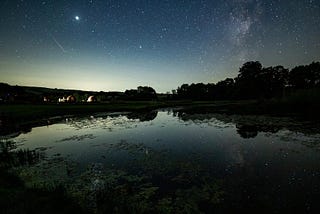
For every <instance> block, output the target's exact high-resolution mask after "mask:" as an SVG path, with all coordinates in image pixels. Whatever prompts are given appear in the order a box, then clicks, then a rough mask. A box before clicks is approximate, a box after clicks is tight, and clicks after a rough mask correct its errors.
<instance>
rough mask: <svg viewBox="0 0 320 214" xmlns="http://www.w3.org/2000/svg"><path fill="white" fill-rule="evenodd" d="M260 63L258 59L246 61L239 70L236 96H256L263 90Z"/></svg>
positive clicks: (246, 97)
mask: <svg viewBox="0 0 320 214" xmlns="http://www.w3.org/2000/svg"><path fill="white" fill-rule="evenodd" d="M261 74H262V65H261V63H260V62H258V61H255V62H254V61H251V62H246V63H245V64H243V66H242V67H241V68H240V70H239V74H238V77H237V78H236V79H235V80H236V87H237V97H238V98H240V99H254V98H258V97H259V95H260V94H261V90H263V88H262V85H261V79H262V78H261Z"/></svg>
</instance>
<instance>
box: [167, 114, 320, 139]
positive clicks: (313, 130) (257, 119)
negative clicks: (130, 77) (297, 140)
mask: <svg viewBox="0 0 320 214" xmlns="http://www.w3.org/2000/svg"><path fill="white" fill-rule="evenodd" d="M207 110H208V109H207ZM172 115H173V116H176V117H178V118H179V119H181V120H183V121H192V122H194V123H199V121H200V122H205V121H209V120H213V119H215V120H217V121H221V122H223V123H225V124H230V123H231V124H235V126H236V128H237V133H238V134H239V135H240V136H241V137H242V138H254V137H256V136H257V135H258V134H259V132H266V133H277V132H279V131H280V130H281V129H287V130H289V131H293V132H301V133H303V134H311V135H314V134H318V133H319V130H320V126H319V124H317V123H315V122H314V121H303V120H298V119H295V118H288V117H271V116H265V115H259V116H257V115H227V114H218V113H210V112H208V111H205V112H202V111H201V110H198V111H195V110H194V109H191V110H189V109H181V110H177V111H173V114H172ZM213 121H214V120H213Z"/></svg>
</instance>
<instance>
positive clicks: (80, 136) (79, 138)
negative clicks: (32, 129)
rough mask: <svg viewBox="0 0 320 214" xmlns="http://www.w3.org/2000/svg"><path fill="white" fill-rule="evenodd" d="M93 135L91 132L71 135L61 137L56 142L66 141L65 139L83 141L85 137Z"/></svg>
mask: <svg viewBox="0 0 320 214" xmlns="http://www.w3.org/2000/svg"><path fill="white" fill-rule="evenodd" d="M94 138H95V136H93V134H84V135H73V136H71V137H67V138H63V139H61V140H58V141H56V142H66V141H83V140H87V139H94Z"/></svg>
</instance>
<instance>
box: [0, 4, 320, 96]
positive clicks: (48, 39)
mask: <svg viewBox="0 0 320 214" xmlns="http://www.w3.org/2000/svg"><path fill="white" fill-rule="evenodd" d="M0 18H1V19H0V82H7V83H9V84H13V85H16V84H18V85H30V86H44V87H52V88H73V89H84V90H99V91H100V90H103V91H109V90H113V91H114V90H119V91H124V90H125V89H129V88H136V87H137V86H139V85H149V86H152V87H153V88H154V89H156V90H157V92H166V91H171V89H174V88H177V87H178V86H179V85H181V84H182V83H192V82H204V83H208V82H218V81H220V80H222V79H225V78H226V77H235V76H236V75H237V73H238V70H239V67H240V66H241V65H242V64H243V63H244V62H246V61H251V60H259V61H260V62H261V63H262V64H263V65H264V66H271V65H278V64H280V65H283V66H286V67H288V68H292V67H293V66H296V65H300V64H309V63H311V62H312V61H319V59H320V0H267V1H262V0H230V1H229V0H193V1H192V0H179V1H178V0H161V1H160V0H149V1H147V0H145V1H143V0H140V1H138V0H104V1H103V0H100V1H98V0H79V1H76V0H72V1H71V0H68V1H63V0H47V1H40V0H37V1H35V0H20V1H16V0H1V3H0Z"/></svg>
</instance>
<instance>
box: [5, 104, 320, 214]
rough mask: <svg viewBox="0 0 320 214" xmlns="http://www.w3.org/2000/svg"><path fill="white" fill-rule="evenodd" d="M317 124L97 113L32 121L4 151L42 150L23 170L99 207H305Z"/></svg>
mask: <svg viewBox="0 0 320 214" xmlns="http://www.w3.org/2000/svg"><path fill="white" fill-rule="evenodd" d="M310 128H311V129H310ZM310 130H311V131H310ZM316 130H318V126H317V125H316V124H313V123H309V122H307V121H297V120H295V119H292V118H280V117H267V116H240V115H224V114H214V113H205V114H203V113H199V112H188V111H185V110H183V109H180V110H177V109H176V110H168V111H158V112H157V111H156V112H154V111H153V112H140V113H117V114H96V115H90V116H83V117H73V118H67V119H66V118H64V119H63V120H60V122H59V123H57V124H52V125H49V126H43V127H37V128H34V129H32V131H31V132H29V133H25V134H21V135H19V136H16V137H14V138H13V139H11V140H12V141H13V142H15V144H10V143H9V144H3V148H4V149H3V151H15V150H18V149H20V150H21V149H29V150H30V151H36V152H37V153H35V154H38V153H44V154H45V156H46V158H44V159H40V160H39V161H38V162H36V164H26V165H25V167H20V168H19V169H18V170H17V172H18V174H19V175H20V177H21V178H22V179H23V180H24V181H25V182H26V183H27V184H28V185H39V183H46V184H49V185H57V184H59V185H63V186H65V188H66V191H67V192H68V194H70V195H71V196H72V197H75V198H77V200H78V201H79V203H80V204H81V205H82V206H84V207H86V208H88V209H89V210H91V211H93V212H96V213H98V212H100V213H113V212H118V213H119V212H120V213H121V212H123V213H131V212H139V213H149V212H156V213H177V212H182V213H199V212H204V213H212V212H216V211H221V212H228V211H230V212H233V211H239V210H248V209H250V210H254V209H256V210H259V209H261V207H263V208H265V209H266V210H268V208H271V209H269V211H270V210H271V211H274V210H276V211H279V212H280V211H287V210H288V209H289V208H290V209H289V210H293V211H296V210H299V211H302V212H304V211H306V210H307V209H309V210H310V209H312V208H313V209H314V206H315V205H316V204H317V199H316V197H315V195H316V194H318V193H319V192H320V191H319V190H320V189H319V188H320V182H319V180H318V177H319V176H320V174H319V172H320V164H319V163H320V153H319V150H318V148H319V142H320V135H319V134H318V133H319V132H317V131H316ZM22 156H23V157H25V156H26V157H28V156H30V159H32V157H35V159H36V158H37V157H38V156H37V155H33V154H32V155H29V154H28V155H22ZM3 157H4V156H3ZM26 159H28V158H26ZM3 160H4V162H10V161H7V160H9V159H3ZM302 190H303V191H302ZM310 194H311V195H310ZM287 203H289V204H290V207H289V208H288V206H289V205H288V204H287ZM230 205H232V206H230Z"/></svg>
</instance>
